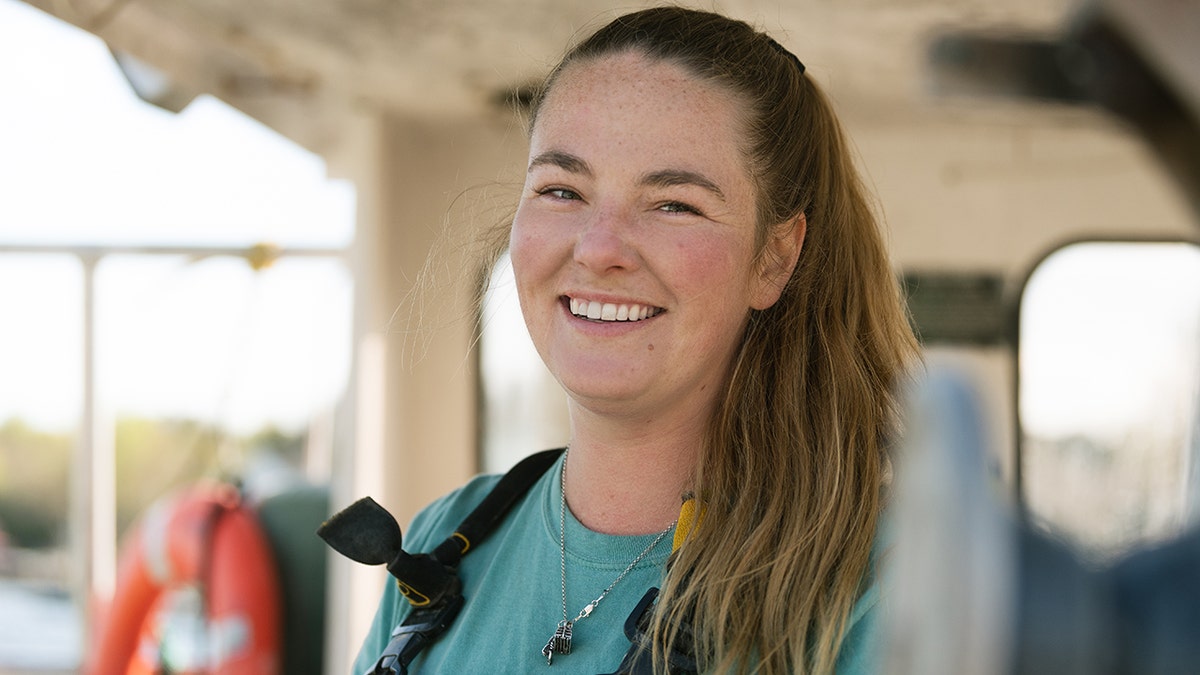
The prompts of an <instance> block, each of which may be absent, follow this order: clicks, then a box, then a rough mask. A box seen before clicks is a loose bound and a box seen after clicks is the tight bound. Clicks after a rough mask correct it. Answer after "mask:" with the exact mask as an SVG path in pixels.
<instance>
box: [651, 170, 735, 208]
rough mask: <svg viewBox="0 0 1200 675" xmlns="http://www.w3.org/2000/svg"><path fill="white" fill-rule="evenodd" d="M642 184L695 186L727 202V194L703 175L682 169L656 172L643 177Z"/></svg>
mask: <svg viewBox="0 0 1200 675" xmlns="http://www.w3.org/2000/svg"><path fill="white" fill-rule="evenodd" d="M641 183H642V184H643V185H650V186H653V187H673V186H676V185H695V186H696V187H698V188H701V189H704V190H707V191H709V192H711V193H713V194H714V195H715V196H716V197H717V198H718V199H720V200H721V201H725V193H724V192H722V191H721V187H720V186H719V185H717V184H716V183H714V182H713V181H711V180H709V179H708V178H707V177H705V176H704V175H702V174H699V173H696V172H695V171H684V170H682V169H664V170H662V171H654V172H652V173H648V174H646V175H645V176H642V180H641Z"/></svg>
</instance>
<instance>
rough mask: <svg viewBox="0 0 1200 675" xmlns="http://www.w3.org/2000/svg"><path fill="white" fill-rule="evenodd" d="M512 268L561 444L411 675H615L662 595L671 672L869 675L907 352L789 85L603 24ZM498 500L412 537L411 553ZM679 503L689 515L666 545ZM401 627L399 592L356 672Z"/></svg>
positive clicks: (542, 108) (537, 186)
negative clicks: (558, 419)
mask: <svg viewBox="0 0 1200 675" xmlns="http://www.w3.org/2000/svg"><path fill="white" fill-rule="evenodd" d="M509 243H510V251H511V256H512V264H513V270H514V273H515V275H516V280H517V288H518V295H519V297H520V301H521V308H522V311H523V313H524V316H525V320H526V323H527V325H528V327H529V332H530V334H531V336H532V337H533V341H534V344H535V345H536V346H537V349H538V352H539V354H540V355H541V357H542V358H543V360H545V362H546V364H547V365H548V366H549V369H550V371H551V372H552V373H553V374H554V375H555V377H556V378H557V379H558V380H559V382H560V383H561V384H562V386H563V387H564V389H565V390H566V391H567V393H568V398H569V406H570V418H571V441H570V446H569V450H568V451H567V452H566V453H565V455H564V457H562V458H561V459H559V460H558V461H557V463H555V464H554V465H553V466H552V467H551V469H550V470H549V471H548V472H547V473H546V474H545V475H543V476H542V477H541V479H540V481H539V482H538V483H536V484H535V485H534V486H533V487H532V489H531V490H530V492H529V494H528V495H527V496H526V497H525V498H524V499H523V500H522V501H521V502H520V503H519V504H518V505H517V507H516V508H515V509H514V510H513V511H512V512H511V513H510V514H508V516H507V517H506V518H505V519H504V521H503V523H502V524H501V525H500V527H499V529H497V530H496V531H495V533H494V534H493V535H492V536H491V538H490V539H488V540H487V541H486V542H484V543H483V544H482V545H480V546H479V547H478V548H476V549H475V550H473V551H472V552H471V553H470V554H469V555H467V556H466V557H465V558H464V559H463V561H462V564H461V567H460V569H459V576H460V578H461V579H462V583H463V596H464V597H465V598H466V603H465V606H464V608H463V609H462V612H461V614H460V615H459V616H458V617H457V618H456V619H455V621H454V623H453V625H452V626H451V627H450V629H449V630H448V631H447V632H446V633H445V634H444V635H442V636H441V637H440V638H439V639H438V640H437V642H436V643H435V644H433V645H432V646H431V647H429V648H427V649H426V650H425V651H424V652H423V653H422V654H421V655H420V656H419V657H418V659H417V661H415V662H414V663H413V666H412V668H413V671H414V672H447V673H448V672H456V673H458V672H462V673H475V672H502V673H524V672H531V671H534V670H537V669H538V668H544V667H546V664H547V662H549V663H550V664H551V668H553V670H554V671H558V672H571V673H600V672H612V671H613V670H614V669H615V668H616V667H617V665H618V664H619V663H620V662H621V660H622V656H623V655H624V654H625V653H626V651H627V650H628V649H629V647H630V642H629V639H628V638H627V637H626V636H625V634H624V632H623V630H622V626H623V624H624V622H625V619H626V617H627V616H629V615H630V611H631V610H632V609H633V608H634V605H635V604H636V603H637V601H638V599H639V598H641V597H642V596H643V593H644V592H645V591H646V589H647V588H650V587H660V586H661V589H662V590H661V594H660V596H659V598H658V602H657V605H656V606H655V609H654V611H653V613H652V615H650V616H651V617H652V618H651V620H650V622H649V624H648V630H649V632H650V634H651V635H652V636H654V644H655V645H656V647H655V651H654V654H655V655H656V661H657V665H658V669H659V670H660V671H662V670H665V666H664V665H663V660H664V659H665V658H666V656H665V655H666V654H667V653H668V652H670V650H671V648H672V647H675V648H676V649H677V650H678V649H679V646H680V645H681V644H683V643H684V641H685V640H687V639H688V637H689V636H690V638H691V640H690V641H691V642H692V643H693V644H691V645H690V648H689V649H687V651H688V652H689V653H690V654H692V655H693V656H694V657H695V658H696V659H697V660H698V661H699V663H700V664H701V670H702V671H704V672H721V673H725V672H749V671H751V670H753V671H754V672H767V673H784V672H795V673H828V672H834V671H837V672H839V673H864V672H871V670H872V668H873V662H872V660H871V659H872V657H873V655H874V652H873V649H872V648H873V646H874V644H873V643H874V641H875V632H874V631H875V620H874V614H875V603H876V602H877V599H878V590H877V588H876V587H875V584H874V560H875V555H873V551H875V550H876V549H877V548H878V547H877V546H873V545H874V542H875V538H876V529H877V526H878V523H879V514H880V511H881V508H882V506H883V500H882V495H881V491H882V486H883V483H884V480H885V471H886V467H887V457H886V452H885V451H886V447H885V446H886V444H887V442H888V440H889V439H890V438H891V437H892V435H893V433H894V431H895V422H896V392H897V388H898V385H899V383H900V380H901V378H902V377H903V374H904V372H905V369H906V367H907V366H909V365H910V364H911V362H912V361H914V360H915V358H916V347H915V340H914V338H913V336H912V333H911V331H910V330H909V327H908V323H907V320H906V315H905V312H904V309H903V306H902V303H901V301H900V299H899V294H898V291H897V287H896V284H895V281H894V278H893V276H892V273H891V271H890V268H889V263H888V258H887V254H886V252H885V250H884V247H883V245H882V240H881V235H880V233H879V231H878V229H877V225H876V222H875V219H874V217H873V215H872V213H871V210H870V207H869V205H868V203H867V199H866V196H865V194H864V190H863V187H862V185H861V183H860V181H859V179H858V177H857V175H856V174H855V171H854V169H853V167H852V162H851V160H850V157H849V155H848V153H847V149H846V144H845V141H844V139H843V137H842V134H841V131H840V129H839V126H838V124H837V122H836V120H835V118H834V116H833V114H832V112H831V110H830V107H829V105H828V103H827V102H826V100H825V98H824V96H823V95H822V93H821V92H820V90H819V89H818V88H817V87H816V85H815V83H814V82H812V80H810V79H809V78H808V77H807V76H806V75H805V74H804V66H803V65H802V64H801V62H800V61H799V60H798V59H797V58H796V57H795V56H794V55H792V54H791V53H790V52H788V51H787V50H785V49H784V48H783V47H781V46H780V45H779V44H778V43H776V42H775V41H774V40H772V39H771V38H769V37H767V36H766V35H764V34H761V33H758V32H756V31H755V30H753V29H751V28H750V27H749V26H747V25H746V24H743V23H741V22H736V21H732V20H730V19H727V18H725V17H722V16H719V15H715V14H709V13H704V12H697V11H691V10H685V9H680V8H660V9H651V10H646V11H641V12H636V13H633V14H630V15H627V16H624V17H621V18H619V19H617V20H615V21H613V22H612V23H611V24H609V25H608V26H606V27H605V28H603V29H601V30H600V31H599V32H597V33H596V34H595V35H593V36H592V37H590V38H588V39H587V40H586V41H584V42H583V43H581V44H580V45H578V46H577V47H575V48H574V49H573V50H572V51H571V52H570V53H569V54H568V55H567V56H566V57H565V58H564V60H563V62H562V63H561V64H560V65H559V66H558V67H557V68H556V69H555V70H554V72H553V73H552V74H551V76H550V77H549V78H548V81H547V83H546V85H545V87H544V89H543V91H542V92H541V95H540V96H539V97H538V99H537V100H536V102H535V106H534V114H533V119H532V124H531V135H530V159H529V164H528V173H527V178H526V183H525V188H524V191H523V194H522V197H521V201H520V204H519V206H518V209H517V212H516V215H515V218H514V219H513V223H512V230H511V239H510V242H509ZM495 482H496V478H495V477H484V478H480V479H476V480H475V481H473V482H472V483H470V484H468V485H467V486H465V487H464V488H462V489H461V490H459V491H458V492H456V493H454V494H452V495H450V496H448V497H446V498H443V499H442V500H440V501H439V502H437V503H435V504H434V505H433V506H431V507H430V508H428V509H426V510H425V511H424V512H422V514H420V515H419V516H418V517H417V518H416V520H415V521H414V523H413V525H412V527H411V528H410V531H409V533H408V535H407V536H406V538H405V544H406V549H408V550H409V551H410V552H412V551H427V550H429V549H430V548H431V547H433V546H436V545H437V544H438V542H441V541H442V540H443V539H445V538H446V537H447V536H448V535H450V533H452V532H453V531H454V528H455V525H456V524H457V523H458V521H459V520H461V519H462V518H463V516H464V515H465V514H466V513H467V512H469V511H470V510H471V509H472V508H474V506H475V505H476V504H478V503H479V501H480V500H481V499H482V498H483V496H484V495H486V494H487V493H488V491H489V490H490V489H491V487H492V486H493V485H494V484H495ZM690 495H695V497H696V501H697V502H698V503H699V504H700V508H699V511H698V513H699V514H702V517H700V516H692V515H685V516H684V518H683V520H684V522H682V523H680V524H679V526H678V528H676V519H677V518H679V517H680V503H681V499H682V498H685V497H687V496H690ZM693 503H694V502H693ZM687 513H689V514H690V513H693V512H691V511H688V512H687ZM676 529H678V532H676V533H675V534H676V536H675V540H676V543H677V544H679V543H681V544H682V545H680V546H678V549H677V550H676V551H675V552H674V554H673V555H672V554H671V546H670V545H669V544H668V543H667V542H666V538H667V537H668V536H669V535H670V534H671V533H672V532H674V531H675V530H676ZM668 557H669V559H670V567H669V570H667V561H668ZM407 611H408V609H407V603H404V602H403V601H402V599H401V598H400V597H399V595H398V594H397V593H396V591H395V589H394V588H389V590H388V592H387V593H386V594H385V596H384V598H383V600H382V603H381V606H380V610H379V613H378V614H377V616H376V619H375V624H374V626H373V628H372V632H371V634H370V635H369V636H368V637H367V640H366V643H365V644H364V646H363V650H362V652H361V654H360V656H359V659H358V661H357V662H356V664H355V669H356V672H359V673H361V672H364V671H367V670H369V669H370V668H371V667H372V666H373V665H374V663H375V660H376V659H377V658H378V655H379V653H380V651H381V650H382V649H383V647H384V645H386V644H387V642H388V636H389V634H390V632H391V630H392V628H393V627H394V626H395V625H397V624H398V623H399V622H400V621H401V620H402V619H403V618H404V616H405V614H406V613H407ZM680 626H685V627H686V628H685V629H684V630H680V629H679V627H680ZM684 632H686V633H688V634H689V635H682V634H683V633H684ZM565 633H569V634H570V635H571V641H570V642H569V643H567V642H565V641H564V640H563V638H565V637H566V636H565ZM556 637H557V639H555V638H556Z"/></svg>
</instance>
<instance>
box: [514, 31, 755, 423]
mask: <svg viewBox="0 0 1200 675" xmlns="http://www.w3.org/2000/svg"><path fill="white" fill-rule="evenodd" d="M737 110H738V108H737V102H736V100H735V99H734V98H733V97H732V96H731V95H730V94H728V93H726V92H725V91H724V90H722V89H719V88H717V87H715V86H713V85H711V84H708V83H705V82H702V81H700V80H698V79H696V78H694V77H692V76H691V75H689V74H688V73H687V71H685V70H683V69H682V68H680V67H679V66H676V65H674V64H671V63H668V62H662V61H653V60H648V59H646V58H645V57H642V56H640V55H636V54H622V55H614V56H606V57H602V58H600V59H598V60H596V61H591V62H584V63H578V64H574V65H572V66H571V67H569V68H568V69H567V70H566V71H565V72H563V73H562V74H561V75H560V77H559V78H558V80H557V82H556V83H555V85H554V87H553V89H552V90H551V91H550V92H549V95H548V97H547V98H546V100H545V102H544V103H543V105H542V108H541V109H540V111H539V113H538V118H537V123H536V126H535V128H534V130H533V134H532V137H531V145H530V162H529V169H528V174H527V176H526V182H525V188H524V191H523V194H522V197H521V202H520V205H519V207H518V210H517V214H516V218H515V220H514V222H513V230H512V241H511V247H512V248H511V254H512V263H513V270H514V273H515V275H516V280H517V291H518V295H519V298H520V302H521V309H522V312H523V313H524V316H525V322H526V325H527V326H528V327H529V332H530V334H531V335H532V337H533V342H534V344H535V345H536V347H537V349H538V352H539V353H540V354H541V357H542V359H543V360H544V361H545V362H546V365H547V366H548V367H549V369H550V371H551V372H552V373H553V374H554V375H555V377H557V378H558V380H559V381H560V382H561V383H562V385H563V386H564V388H565V389H566V390H567V392H568V394H569V396H570V397H571V399H572V401H573V403H574V404H576V405H582V406H584V407H586V408H588V409H589V410H592V411H594V412H598V413H602V414H631V415H636V416H639V417H641V418H644V419H647V420H651V419H662V418H664V416H670V415H675V416H683V417H684V418H687V417H691V418H703V417H707V415H708V414H710V412H711V409H712V403H713V402H714V401H715V398H716V392H717V390H718V389H719V387H720V386H721V385H722V384H723V383H724V382H725V381H726V379H727V376H728V373H729V369H730V365H731V361H732V358H733V354H734V351H735V347H736V345H737V342H738V341H739V339H740V337H741V334H742V332H743V330H744V328H745V324H746V318H747V316H748V314H749V310H750V309H751V308H752V307H754V308H765V307H767V306H770V305H771V304H773V303H774V302H775V300H776V299H777V297H778V289H777V288H776V287H775V286H774V285H772V284H770V283H768V282H767V281H766V279H765V278H764V275H763V274H762V273H761V272H760V271H759V267H758V265H756V263H755V261H754V260H755V250H754V241H755V223H754V213H755V208H754V206H755V205H754V197H755V195H754V190H753V186H752V183H751V180H750V176H749V173H748V172H747V170H746V167H745V161H744V159H743V156H742V153H741V150H740V143H741V125H740V123H739V121H738V117H737ZM697 421H702V420H700V419H697Z"/></svg>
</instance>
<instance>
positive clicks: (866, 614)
mask: <svg viewBox="0 0 1200 675" xmlns="http://www.w3.org/2000/svg"><path fill="white" fill-rule="evenodd" d="M891 546H892V527H891V525H890V520H889V518H888V516H887V514H886V512H885V513H884V515H883V516H882V517H881V518H880V523H879V526H878V528H877V529H876V533H875V542H874V544H873V546H872V549H871V561H870V563H869V564H870V567H869V569H868V570H867V575H866V577H865V578H864V579H863V590H862V593H861V595H859V596H858V601H857V602H855V603H854V607H853V608H852V609H851V610H850V616H849V617H848V618H847V620H846V632H845V635H844V637H843V639H842V647H841V650H840V652H839V654H838V659H837V666H836V672H837V675H874V673H878V672H880V665H881V662H882V659H883V643H882V642H883V633H882V630H883V627H882V624H883V604H884V595H885V594H886V583H885V582H886V580H887V578H888V575H887V572H886V570H885V569H883V568H885V567H886V562H887V558H888V553H889V551H890V549H891Z"/></svg>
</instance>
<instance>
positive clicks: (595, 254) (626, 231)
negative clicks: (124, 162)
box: [574, 209, 638, 274]
mask: <svg viewBox="0 0 1200 675" xmlns="http://www.w3.org/2000/svg"><path fill="white" fill-rule="evenodd" d="M632 235H633V228H632V220H631V218H630V217H629V216H628V215H627V214H623V213H621V212H620V211H618V210H616V209H611V210H610V209H606V210H601V211H597V212H596V213H595V214H594V215H593V217H592V218H591V219H589V221H588V223H587V224H586V225H585V226H584V227H583V228H582V229H581V230H580V232H579V235H578V238H577V239H576V240H575V256H574V257H575V262H576V263H578V264H580V265H583V266H584V267H586V268H588V269H589V270H591V271H592V272H593V273H595V274H604V273H606V272H610V271H613V270H629V269H634V268H636V267H637V264H638V255H637V250H636V247H635V246H634V245H633V241H632Z"/></svg>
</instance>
